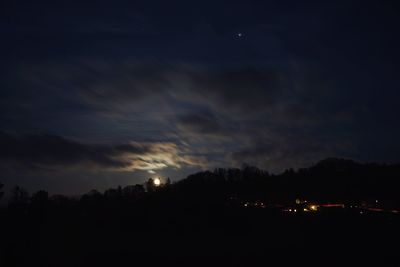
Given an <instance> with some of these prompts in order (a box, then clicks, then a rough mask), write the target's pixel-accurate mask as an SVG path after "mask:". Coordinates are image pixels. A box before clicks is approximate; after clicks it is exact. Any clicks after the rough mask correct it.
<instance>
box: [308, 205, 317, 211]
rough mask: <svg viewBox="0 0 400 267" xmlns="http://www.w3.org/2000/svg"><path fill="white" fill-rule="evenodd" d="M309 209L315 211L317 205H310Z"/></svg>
mask: <svg viewBox="0 0 400 267" xmlns="http://www.w3.org/2000/svg"><path fill="white" fill-rule="evenodd" d="M309 207H310V210H312V211H317V210H318V206H317V205H310V206H309Z"/></svg>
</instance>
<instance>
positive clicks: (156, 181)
mask: <svg viewBox="0 0 400 267" xmlns="http://www.w3.org/2000/svg"><path fill="white" fill-rule="evenodd" d="M154 185H155V186H160V185H161V180H160V179H159V178H155V179H154Z"/></svg>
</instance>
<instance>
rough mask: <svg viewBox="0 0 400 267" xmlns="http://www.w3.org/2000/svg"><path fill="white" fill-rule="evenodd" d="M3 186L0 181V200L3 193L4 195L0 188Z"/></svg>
mask: <svg viewBox="0 0 400 267" xmlns="http://www.w3.org/2000/svg"><path fill="white" fill-rule="evenodd" d="M3 187H4V184H2V183H0V200H1V198H2V197H3V195H4V192H3V191H1V189H2V188H3Z"/></svg>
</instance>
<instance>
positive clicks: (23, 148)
mask: <svg viewBox="0 0 400 267" xmlns="http://www.w3.org/2000/svg"><path fill="white" fill-rule="evenodd" d="M0 146H1V147H2V149H1V152H0V161H1V162H2V163H9V164H15V165H16V166H17V167H18V168H22V169H46V168H48V169H53V170H61V169H62V168H66V167H78V168H85V169H86V170H89V171H90V170H110V171H134V170H149V171H150V170H158V169H163V168H166V167H174V168H180V167H181V165H195V166H200V165H202V162H201V161H200V160H199V159H196V158H195V157H191V156H189V155H188V154H187V153H183V151H182V150H181V149H180V148H179V147H178V146H177V145H175V144H172V143H166V142H164V143H162V142H154V143H137V142H136V143H134V142H131V143H129V144H119V145H105V144H101V145H99V144H82V143H79V142H76V141H72V140H68V139H66V138H63V137H60V136H55V135H23V136H17V135H11V134H7V133H4V132H1V133H0Z"/></svg>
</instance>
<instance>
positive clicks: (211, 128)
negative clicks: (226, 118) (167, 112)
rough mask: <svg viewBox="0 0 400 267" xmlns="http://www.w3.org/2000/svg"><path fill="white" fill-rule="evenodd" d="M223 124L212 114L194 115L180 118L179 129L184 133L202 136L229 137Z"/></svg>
mask: <svg viewBox="0 0 400 267" xmlns="http://www.w3.org/2000/svg"><path fill="white" fill-rule="evenodd" d="M221 123H222V122H220V121H218V119H217V118H216V117H215V116H213V115H212V114H210V113H208V114H207V113H194V114H186V115H182V116H180V117H179V118H178V122H177V127H178V129H179V130H181V131H183V132H188V133H191V134H200V135H216V136H219V135H222V136H224V135H227V134H229V131H228V129H224V127H223V126H222V124H221Z"/></svg>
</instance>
